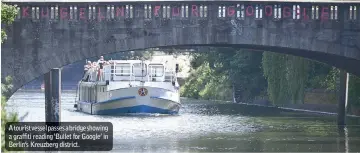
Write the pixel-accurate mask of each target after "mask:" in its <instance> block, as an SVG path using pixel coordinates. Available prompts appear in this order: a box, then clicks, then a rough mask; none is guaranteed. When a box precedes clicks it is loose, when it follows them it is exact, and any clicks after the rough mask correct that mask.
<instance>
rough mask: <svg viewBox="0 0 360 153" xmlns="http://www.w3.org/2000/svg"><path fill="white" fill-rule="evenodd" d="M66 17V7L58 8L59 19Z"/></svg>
mask: <svg viewBox="0 0 360 153" xmlns="http://www.w3.org/2000/svg"><path fill="white" fill-rule="evenodd" d="M67 17H68V12H67V8H65V7H64V8H60V19H66V18H67Z"/></svg>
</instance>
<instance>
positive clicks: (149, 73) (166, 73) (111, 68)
mask: <svg viewBox="0 0 360 153" xmlns="http://www.w3.org/2000/svg"><path fill="white" fill-rule="evenodd" d="M155 69H156V68H153V67H149V68H148V69H146V70H145V74H142V75H141V74H140V75H138V76H136V75H135V74H136V73H135V72H136V71H137V72H140V73H142V70H144V69H142V68H141V67H132V66H131V67H124V68H121V69H116V65H115V64H111V65H105V66H104V68H103V69H102V71H101V73H100V74H99V70H100V68H99V67H93V68H90V69H89V70H88V75H89V81H91V82H93V81H106V80H109V81H116V80H123V81H129V82H130V83H133V82H134V81H139V80H140V81H147V82H152V81H153V80H154V78H156V79H155V80H157V81H159V80H158V78H160V80H161V81H165V82H172V81H174V78H176V75H175V72H173V71H171V70H163V71H162V72H156V70H155ZM120 71H121V72H120ZM157 74H158V75H157ZM119 77H120V78H119Z"/></svg>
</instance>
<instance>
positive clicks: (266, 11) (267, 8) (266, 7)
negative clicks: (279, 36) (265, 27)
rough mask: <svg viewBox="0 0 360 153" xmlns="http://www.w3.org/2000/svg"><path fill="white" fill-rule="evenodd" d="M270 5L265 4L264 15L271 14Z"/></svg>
mask: <svg viewBox="0 0 360 153" xmlns="http://www.w3.org/2000/svg"><path fill="white" fill-rule="evenodd" d="M272 10H273V9H272V7H271V6H269V5H266V6H265V15H266V16H271V15H272Z"/></svg>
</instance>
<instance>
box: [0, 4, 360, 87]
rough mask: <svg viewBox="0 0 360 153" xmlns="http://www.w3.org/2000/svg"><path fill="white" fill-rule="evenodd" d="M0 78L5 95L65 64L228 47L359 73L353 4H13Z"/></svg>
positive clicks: (359, 29)
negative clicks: (5, 82)
mask: <svg viewBox="0 0 360 153" xmlns="http://www.w3.org/2000/svg"><path fill="white" fill-rule="evenodd" d="M5 3H8V4H16V5H17V6H18V11H19V13H18V16H17V17H16V20H15V22H14V23H13V24H12V25H9V26H6V27H5V29H6V31H7V33H8V39H7V40H6V42H5V43H4V44H3V45H2V51H1V54H2V56H1V62H2V63H1V64H2V71H1V75H2V79H4V78H5V77H6V76H12V77H13V79H14V82H13V83H14V88H13V92H15V91H16V90H17V89H19V88H20V87H22V86H23V85H25V84H26V83H28V82H30V81H31V80H33V79H36V78H37V77H39V76H41V75H43V74H45V73H46V72H49V71H50V69H51V68H58V67H62V66H65V65H68V64H70V63H73V62H76V61H79V60H83V59H86V58H90V57H95V56H100V55H103V54H109V53H115V52H120V51H130V50H139V49H146V48H152V47H168V46H172V47H181V46H232V47H237V48H250V49H258V50H265V51H271V52H279V53H285V54H291V55H296V56H301V57H305V58H309V59H313V60H317V61H320V62H324V63H327V64H329V65H332V66H335V67H338V68H341V69H344V70H346V71H347V72H349V73H352V74H355V75H358V76H360V68H359V66H360V10H359V9H360V3H359V2H355V1H354V2H347V3H344V2H343V1H327V2H318V3H308V2H296V1H294V2H273V1H247V2H245V1H226V2H225V1H121V2H110V1H109V2H79V1H78V2H76V1H74V2H60V1H50V2H36V1H28V2H23V1H22V2H16V1H5Z"/></svg>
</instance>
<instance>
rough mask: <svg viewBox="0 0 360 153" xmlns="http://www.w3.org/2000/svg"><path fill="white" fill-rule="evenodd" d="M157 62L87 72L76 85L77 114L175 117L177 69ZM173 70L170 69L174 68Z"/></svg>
mask: <svg viewBox="0 0 360 153" xmlns="http://www.w3.org/2000/svg"><path fill="white" fill-rule="evenodd" d="M174 66H175V67H176V68H175V70H174V69H173V68H171V66H169V65H166V63H164V62H161V61H141V60H112V61H111V63H110V64H107V65H103V69H100V68H90V69H89V70H88V71H87V72H86V73H85V74H84V78H83V79H82V80H81V81H80V82H79V84H78V91H77V102H76V104H75V105H74V107H76V108H77V110H78V111H81V112H85V113H88V114H96V115H114V114H127V113H158V114H177V113H178V112H179V109H180V107H181V103H180V93H179V84H178V82H177V78H176V74H177V71H178V65H177V64H176V65H174ZM174 66H173V67H174Z"/></svg>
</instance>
